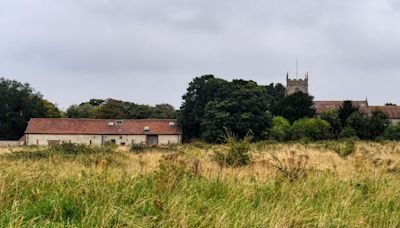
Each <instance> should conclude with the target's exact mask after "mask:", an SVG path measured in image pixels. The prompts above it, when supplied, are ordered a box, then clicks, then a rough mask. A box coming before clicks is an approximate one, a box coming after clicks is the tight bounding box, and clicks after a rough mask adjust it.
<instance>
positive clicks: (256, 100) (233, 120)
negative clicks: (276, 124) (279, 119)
mask: <svg viewBox="0 0 400 228" xmlns="http://www.w3.org/2000/svg"><path fill="white" fill-rule="evenodd" d="M225 86H226V88H221V89H222V90H224V91H230V93H225V92H220V94H225V97H224V98H223V99H222V98H219V97H217V98H216V99H215V100H214V101H209V102H208V103H207V105H206V108H205V114H204V116H203V117H202V122H201V138H202V139H204V140H206V141H208V142H217V143H220V142H222V141H221V140H224V133H225V132H224V129H225V128H227V129H228V130H229V131H230V132H232V133H233V134H235V135H237V136H238V137H240V138H243V137H245V136H246V135H247V134H248V132H249V131H251V132H253V133H254V137H255V139H260V138H261V135H262V133H263V132H264V131H265V130H266V129H267V128H269V127H270V126H271V119H272V117H271V114H270V113H269V112H268V111H267V109H268V102H267V99H266V91H265V87H263V86H259V85H257V83H255V82H253V81H244V80H233V81H232V82H229V83H227V84H226V85H225Z"/></svg>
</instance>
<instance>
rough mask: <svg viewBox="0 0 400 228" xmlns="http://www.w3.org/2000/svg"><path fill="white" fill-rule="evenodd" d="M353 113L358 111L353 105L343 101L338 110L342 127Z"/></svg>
mask: <svg viewBox="0 0 400 228" xmlns="http://www.w3.org/2000/svg"><path fill="white" fill-rule="evenodd" d="M355 112H359V109H358V107H355V106H354V105H353V102H352V101H349V100H346V101H343V104H342V106H341V107H340V108H339V118H340V122H341V123H342V126H345V125H346V123H347V119H348V118H349V116H351V114H353V113H355Z"/></svg>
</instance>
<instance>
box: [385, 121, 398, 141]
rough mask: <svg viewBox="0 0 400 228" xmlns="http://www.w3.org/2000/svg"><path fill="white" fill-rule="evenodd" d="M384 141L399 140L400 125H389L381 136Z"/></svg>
mask: <svg viewBox="0 0 400 228" xmlns="http://www.w3.org/2000/svg"><path fill="white" fill-rule="evenodd" d="M383 136H384V138H385V139H388V140H397V141H398V140H400V123H397V124H394V125H389V126H388V127H387V128H386V129H385V132H384V134H383Z"/></svg>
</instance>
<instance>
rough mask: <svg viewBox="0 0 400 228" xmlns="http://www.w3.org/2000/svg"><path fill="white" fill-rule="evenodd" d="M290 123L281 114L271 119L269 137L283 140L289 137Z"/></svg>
mask: <svg viewBox="0 0 400 228" xmlns="http://www.w3.org/2000/svg"><path fill="white" fill-rule="evenodd" d="M290 127H291V126H290V123H289V121H288V120H287V119H285V118H284V117H282V116H276V117H274V118H273V119H272V128H271V130H270V133H269V135H270V138H271V139H274V140H278V141H285V140H288V139H289V138H290Z"/></svg>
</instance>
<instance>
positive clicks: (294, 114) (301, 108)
mask: <svg viewBox="0 0 400 228" xmlns="http://www.w3.org/2000/svg"><path fill="white" fill-rule="evenodd" d="M275 114H276V115H279V116H283V117H285V118H286V119H288V120H289V121H290V123H293V122H294V121H296V120H298V119H302V118H305V117H313V116H314V115H315V108H314V97H312V96H310V95H309V94H306V93H303V92H297V93H294V94H292V95H289V96H286V97H285V98H283V99H282V100H281V101H280V102H279V103H278V105H277V107H276V110H275Z"/></svg>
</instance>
